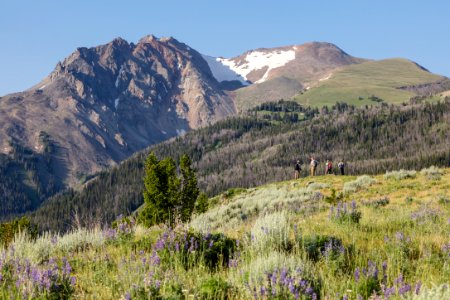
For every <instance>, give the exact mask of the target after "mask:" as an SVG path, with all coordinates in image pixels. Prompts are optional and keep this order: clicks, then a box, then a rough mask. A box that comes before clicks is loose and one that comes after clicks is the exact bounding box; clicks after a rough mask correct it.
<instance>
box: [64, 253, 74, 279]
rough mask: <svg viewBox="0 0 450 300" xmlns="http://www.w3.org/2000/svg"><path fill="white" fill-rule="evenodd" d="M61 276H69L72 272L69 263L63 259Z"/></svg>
mask: <svg viewBox="0 0 450 300" xmlns="http://www.w3.org/2000/svg"><path fill="white" fill-rule="evenodd" d="M63 264H64V265H63V269H62V271H63V274H64V275H67V276H69V275H70V273H71V272H72V267H71V266H70V264H69V262H68V261H67V259H66V258H65V257H64V258H63Z"/></svg>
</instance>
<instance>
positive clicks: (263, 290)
mask: <svg viewBox="0 0 450 300" xmlns="http://www.w3.org/2000/svg"><path fill="white" fill-rule="evenodd" d="M259 294H260V295H261V297H264V296H265V295H266V287H265V286H261V288H260V289H259Z"/></svg>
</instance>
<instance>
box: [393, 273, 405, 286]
mask: <svg viewBox="0 0 450 300" xmlns="http://www.w3.org/2000/svg"><path fill="white" fill-rule="evenodd" d="M394 283H395V284H401V283H403V274H402V273H400V275H399V276H398V277H397V278H396V279H395V280H394Z"/></svg>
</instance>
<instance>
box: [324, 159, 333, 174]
mask: <svg viewBox="0 0 450 300" xmlns="http://www.w3.org/2000/svg"><path fill="white" fill-rule="evenodd" d="M325 174H333V163H332V162H331V160H328V159H327V163H326V165H325Z"/></svg>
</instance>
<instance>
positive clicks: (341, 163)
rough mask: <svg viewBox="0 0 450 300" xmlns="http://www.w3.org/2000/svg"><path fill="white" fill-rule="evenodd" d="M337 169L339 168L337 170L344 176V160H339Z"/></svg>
mask: <svg viewBox="0 0 450 300" xmlns="http://www.w3.org/2000/svg"><path fill="white" fill-rule="evenodd" d="M338 167H339V170H340V171H341V175H345V172H344V168H345V164H344V160H343V159H341V160H340V161H339V163H338Z"/></svg>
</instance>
